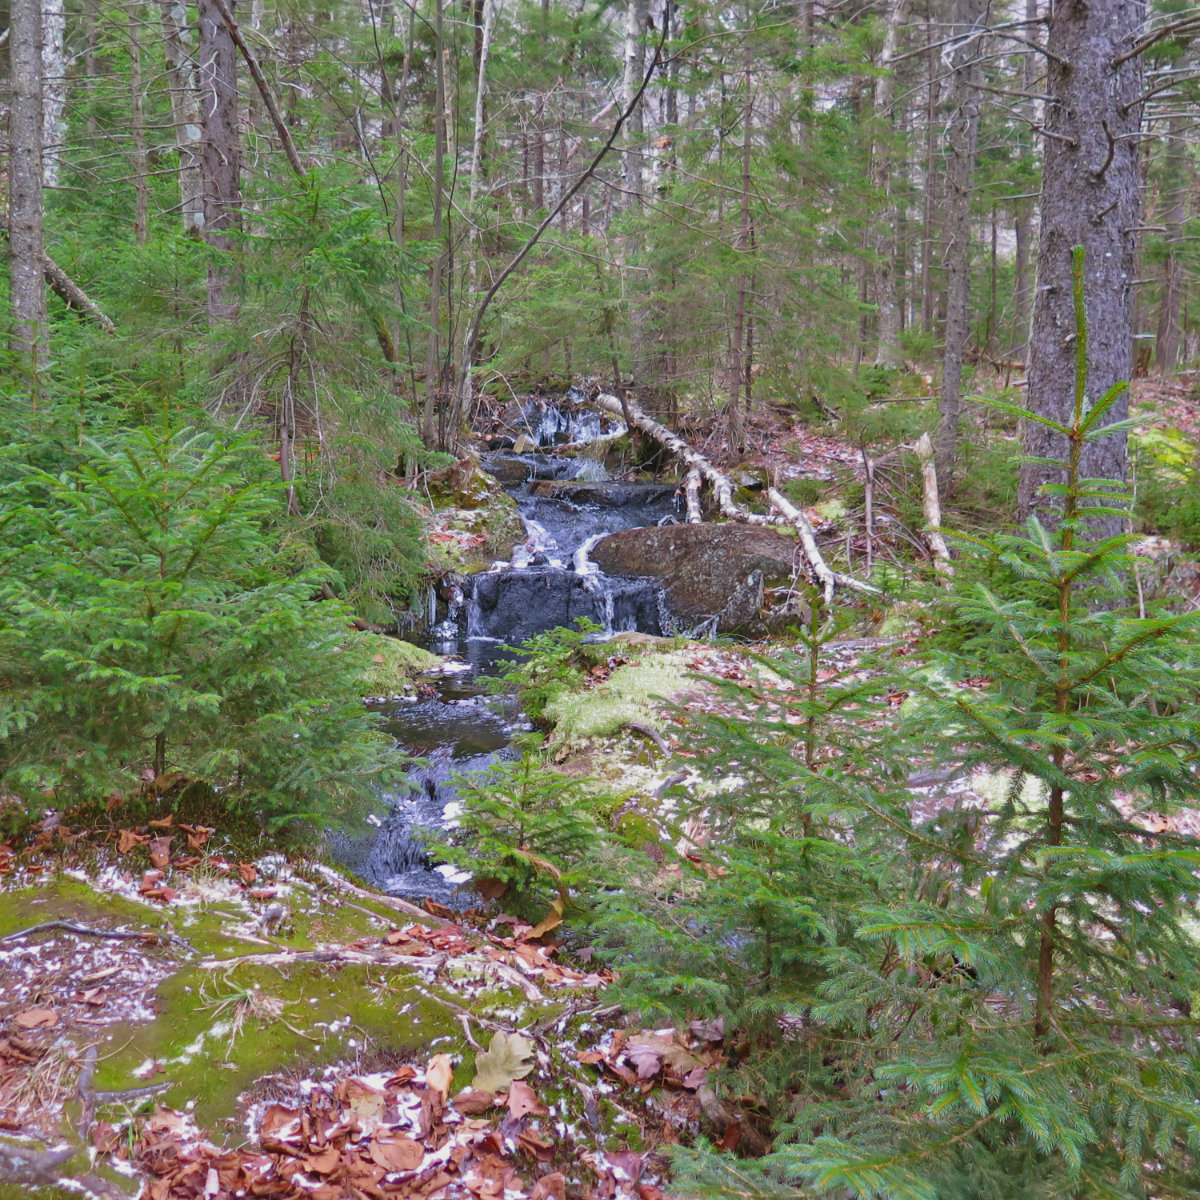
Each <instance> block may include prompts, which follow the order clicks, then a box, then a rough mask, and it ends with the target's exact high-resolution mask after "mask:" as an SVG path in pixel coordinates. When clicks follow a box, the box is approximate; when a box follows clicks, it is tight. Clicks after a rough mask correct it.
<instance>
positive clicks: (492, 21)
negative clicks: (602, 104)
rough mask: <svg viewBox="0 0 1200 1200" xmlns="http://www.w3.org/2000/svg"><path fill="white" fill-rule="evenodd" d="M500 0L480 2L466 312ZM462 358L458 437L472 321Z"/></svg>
mask: <svg viewBox="0 0 1200 1200" xmlns="http://www.w3.org/2000/svg"><path fill="white" fill-rule="evenodd" d="M498 8H499V0H483V29H482V35H481V39H480V42H479V54H478V65H477V71H478V76H477V78H476V81H475V135H474V139H473V141H472V145H471V167H470V175H469V182H468V195H469V206H468V209H467V213H468V216H469V218H470V221H469V224H468V227H467V260H468V261H467V304H468V306H469V307H468V312H473V311H474V308H475V304H476V302H477V299H478V297H477V296H476V292H477V291H478V288H479V224H478V213H477V212H476V207H477V204H478V201H479V188H480V185H481V183H482V182H483V144H484V137H485V134H486V128H485V127H486V117H485V115H484V114H485V111H486V107H485V101H486V97H487V69H488V58H489V56H490V55H491V52H492V34H493V33H494V32H495V29H496V13H497V9H498ZM462 338H463V342H462V355H461V358H460V361H459V364H458V371H459V375H458V380H457V385H456V387H455V389H454V408H453V411H452V413H451V416H450V423H451V426H452V428H453V429H454V431H455V432H454V436H455V437H457V430H458V426H459V424H460V423H461V422H462V420H463V418H464V417H465V416H466V414H467V413H469V412H470V409H471V403H472V399H473V397H472V389H471V371H472V370H473V368H474V365H475V364H474V361H473V359H474V357H475V347H474V346H473V345H472V342H471V322H470V320H469V319H467V320H465V321H463V329H462Z"/></svg>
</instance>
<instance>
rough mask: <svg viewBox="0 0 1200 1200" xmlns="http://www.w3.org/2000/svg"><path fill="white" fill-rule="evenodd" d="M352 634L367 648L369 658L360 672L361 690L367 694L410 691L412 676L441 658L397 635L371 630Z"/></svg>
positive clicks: (431, 667)
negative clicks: (368, 649) (394, 636)
mask: <svg viewBox="0 0 1200 1200" xmlns="http://www.w3.org/2000/svg"><path fill="white" fill-rule="evenodd" d="M354 636H355V638H357V639H362V641H363V642H364V643H365V644H366V645H367V646H368V647H369V648H370V661H369V663H368V666H367V669H366V670H365V671H364V672H363V674H362V687H363V694H364V695H367V696H391V695H395V694H396V693H398V692H404V691H410V690H411V689H412V681H413V678H414V677H415V676H417V675H420V674H421V673H422V672H423V671H431V670H433V669H434V668H435V667H437V666H438V665H439V664H440V663H441V661H442V660H441V659H440V658H439V657H438V656H437V655H436V654H430V652H429V651H428V650H423V649H422V648H421V647H420V646H414V645H413V644H412V642H405V641H401V640H400V638H393V637H383V636H381V635H379V634H374V633H356V634H355V635H354Z"/></svg>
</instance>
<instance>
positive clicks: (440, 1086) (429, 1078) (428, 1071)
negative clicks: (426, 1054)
mask: <svg viewBox="0 0 1200 1200" xmlns="http://www.w3.org/2000/svg"><path fill="white" fill-rule="evenodd" d="M453 1079H454V1065H453V1063H452V1062H451V1061H450V1055H448V1054H435V1055H434V1056H433V1057H432V1058H431V1059H430V1060H429V1066H427V1067H426V1068H425V1084H426V1086H427V1087H429V1088H431V1089H432V1090H433V1091H435V1092H438V1093H439V1094H440V1095H441V1097H442V1099H443V1100H445V1099H446V1097H447V1096H449V1095H450V1083H451V1081H452V1080H453Z"/></svg>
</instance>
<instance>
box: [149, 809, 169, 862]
mask: <svg viewBox="0 0 1200 1200" xmlns="http://www.w3.org/2000/svg"><path fill="white" fill-rule="evenodd" d="M153 823H154V822H153V821H152V822H151V824H153ZM174 840H175V839H174V838H173V837H172V836H171V835H170V834H163V835H162V837H156V838H151V839H150V845H149V846H148V847H147V849H148V850H149V851H150V861H151V862H152V863H153V864H154V865H155V867H157V868H158V870H160V871H165V870H166V869H167V867H169V866H170V865H171V843H172V842H173V841H174Z"/></svg>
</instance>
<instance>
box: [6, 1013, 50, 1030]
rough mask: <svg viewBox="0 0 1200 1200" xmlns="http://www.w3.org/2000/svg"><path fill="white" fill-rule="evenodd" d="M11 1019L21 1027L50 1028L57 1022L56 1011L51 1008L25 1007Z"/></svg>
mask: <svg viewBox="0 0 1200 1200" xmlns="http://www.w3.org/2000/svg"><path fill="white" fill-rule="evenodd" d="M12 1020H13V1024H14V1025H16V1026H18V1027H19V1028H21V1029H50V1028H51V1027H52V1026H54V1025H57V1024H58V1013H56V1012H55V1011H54V1009H52V1008H27V1009H26V1010H25V1011H24V1012H20V1013H17V1015H16V1016H15V1017H13V1019H12Z"/></svg>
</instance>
